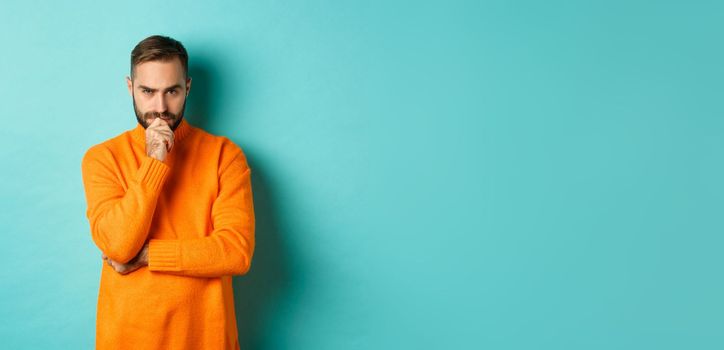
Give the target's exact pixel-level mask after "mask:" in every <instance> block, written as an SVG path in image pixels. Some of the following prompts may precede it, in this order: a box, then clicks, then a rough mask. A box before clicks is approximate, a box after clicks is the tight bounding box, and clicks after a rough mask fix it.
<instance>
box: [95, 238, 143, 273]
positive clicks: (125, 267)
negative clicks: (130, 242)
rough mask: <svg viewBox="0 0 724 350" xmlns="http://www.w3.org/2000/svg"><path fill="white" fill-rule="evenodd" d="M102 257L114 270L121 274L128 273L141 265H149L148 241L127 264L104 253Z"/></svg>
mask: <svg viewBox="0 0 724 350" xmlns="http://www.w3.org/2000/svg"><path fill="white" fill-rule="evenodd" d="M102 257H103V260H105V261H106V264H108V265H110V266H111V267H112V268H113V269H114V270H116V272H118V273H120V274H121V275H126V274H129V273H131V272H133V271H136V270H138V269H140V268H141V267H144V266H148V243H146V244H145V245H144V246H143V248H142V249H141V251H140V252H139V253H138V255H136V257H134V258H133V259H131V261H129V262H128V263H126V264H122V263H119V262H117V261H115V260H113V259H111V258H109V257H107V256H106V255H105V254H102Z"/></svg>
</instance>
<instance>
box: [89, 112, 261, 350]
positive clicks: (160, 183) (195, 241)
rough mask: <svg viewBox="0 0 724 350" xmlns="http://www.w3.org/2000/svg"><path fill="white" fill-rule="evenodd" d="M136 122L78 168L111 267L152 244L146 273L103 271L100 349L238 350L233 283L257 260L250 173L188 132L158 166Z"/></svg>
mask: <svg viewBox="0 0 724 350" xmlns="http://www.w3.org/2000/svg"><path fill="white" fill-rule="evenodd" d="M145 132H146V130H145V129H144V128H143V127H142V126H141V125H140V124H137V125H136V128H135V129H132V130H128V131H126V132H124V133H122V134H120V135H118V136H116V137H113V138H111V139H109V140H107V141H104V142H102V143H100V144H97V145H94V146H92V147H91V148H90V149H88V151H87V152H86V153H85V155H84V157H83V161H82V166H81V168H82V176H83V184H84V186H85V194H86V200H87V211H86V216H87V218H88V221H89V223H90V234H91V237H92V239H93V242H94V243H95V245H96V246H97V247H98V249H99V250H100V251H102V252H103V253H105V254H106V255H107V256H108V257H109V258H111V259H113V260H116V261H118V262H123V263H125V262H128V261H130V260H131V259H133V258H134V257H135V256H136V255H137V254H138V252H139V251H140V250H141V248H142V247H143V245H144V244H145V243H147V242H148V243H149V251H148V253H149V266H147V267H143V268H140V269H138V270H136V271H134V272H131V273H129V274H127V275H121V274H119V273H117V272H116V271H115V270H114V269H113V268H112V267H111V266H109V265H107V264H105V263H104V262H103V260H102V259H101V258H100V255H101V254H100V252H99V253H98V263H99V264H101V266H102V271H101V281H100V290H99V294H98V304H97V308H98V309H97V314H96V348H97V349H239V342H238V339H237V328H236V316H235V311H234V295H233V289H232V283H231V282H232V278H231V277H232V276H233V275H243V274H246V273H247V272H248V270H249V268H250V266H251V260H252V256H253V253H254V206H253V200H252V191H251V169H250V168H249V166H248V164H247V161H246V156H245V155H244V153H243V151H242V150H241V148H239V147H238V146H237V145H235V144H234V143H233V142H231V141H230V140H229V139H228V138H226V137H223V136H215V135H212V134H209V133H207V132H205V131H204V130H202V129H199V128H196V127H194V126H192V125H190V124H189V123H188V122H187V121H186V120H185V119H184V120H182V122H181V124H179V127H178V128H177V129H176V130H175V131H174V136H175V137H174V147H173V149H172V150H171V152H170V153H169V155H168V156H167V158H166V159H165V161H163V162H162V161H159V160H157V159H155V158H152V157H149V156H147V155H146V151H145Z"/></svg>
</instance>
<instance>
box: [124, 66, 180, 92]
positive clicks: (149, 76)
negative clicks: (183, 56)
mask: <svg viewBox="0 0 724 350" xmlns="http://www.w3.org/2000/svg"><path fill="white" fill-rule="evenodd" d="M133 73H134V74H133V80H134V82H136V83H139V84H144V85H146V86H150V85H154V87H159V88H164V87H169V86H171V85H175V84H177V83H183V81H184V80H185V79H184V72H183V67H182V66H181V62H180V61H179V60H178V59H175V60H167V61H148V62H143V63H139V64H138V65H136V67H134V72H133Z"/></svg>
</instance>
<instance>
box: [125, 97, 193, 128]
mask: <svg viewBox="0 0 724 350" xmlns="http://www.w3.org/2000/svg"><path fill="white" fill-rule="evenodd" d="M133 111H134V112H135V113H136V120H138V123H139V124H141V126H143V128H144V129H148V126H149V125H151V122H153V120H152V121H151V122H147V121H146V120H148V119H155V118H161V117H163V118H166V119H168V120H169V123H172V124H169V125H168V126H169V127H170V128H171V130H172V131H175V130H176V128H177V127H178V126H179V124H181V120H182V119H183V117H184V112H185V111H186V99H184V104H183V106H182V107H181V112H180V113H179V114H173V113H171V112H168V111H166V112H163V113H158V112H146V113H143V112H141V111H139V110H138V106H136V94H135V93H134V94H133Z"/></svg>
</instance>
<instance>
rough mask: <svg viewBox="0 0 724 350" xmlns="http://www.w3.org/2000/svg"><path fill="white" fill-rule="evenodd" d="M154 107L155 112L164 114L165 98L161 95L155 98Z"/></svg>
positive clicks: (166, 104) (166, 106) (165, 107)
mask: <svg viewBox="0 0 724 350" xmlns="http://www.w3.org/2000/svg"><path fill="white" fill-rule="evenodd" d="M154 107H155V109H156V111H157V112H159V113H163V112H166V109H167V108H168V103H167V102H166V96H164V95H163V94H161V95H159V96H157V97H156V101H154Z"/></svg>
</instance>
